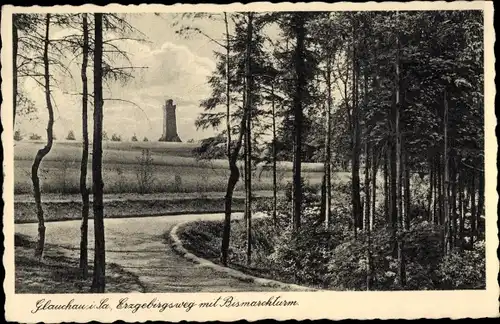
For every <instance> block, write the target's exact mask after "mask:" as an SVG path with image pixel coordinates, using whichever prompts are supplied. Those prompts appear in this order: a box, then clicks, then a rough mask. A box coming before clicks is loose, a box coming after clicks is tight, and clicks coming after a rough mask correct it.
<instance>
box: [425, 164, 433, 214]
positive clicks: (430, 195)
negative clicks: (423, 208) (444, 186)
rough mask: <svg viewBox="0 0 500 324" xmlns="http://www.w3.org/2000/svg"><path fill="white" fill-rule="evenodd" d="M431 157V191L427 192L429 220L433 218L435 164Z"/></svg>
mask: <svg viewBox="0 0 500 324" xmlns="http://www.w3.org/2000/svg"><path fill="white" fill-rule="evenodd" d="M432 161H433V160H432V158H431V159H429V192H428V193H427V220H429V221H431V220H432V218H433V217H432V195H433V189H434V164H433V162H432Z"/></svg>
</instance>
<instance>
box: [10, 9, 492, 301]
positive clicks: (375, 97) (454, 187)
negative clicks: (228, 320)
mask: <svg viewBox="0 0 500 324" xmlns="http://www.w3.org/2000/svg"><path fill="white" fill-rule="evenodd" d="M158 15H161V14H158ZM199 20H205V21H206V20H209V21H213V23H214V24H222V25H223V26H224V29H225V32H224V33H223V35H216V36H213V35H211V32H210V30H202V29H200V28H198V27H196V24H195V23H196V21H199ZM13 25H14V28H13V45H14V55H13V57H14V60H15V62H14V74H13V75H14V112H15V115H16V114H17V115H22V114H29V113H30V109H33V108H32V107H31V105H30V102H29V96H28V95H27V94H25V93H22V92H20V91H19V90H18V88H17V82H18V81H17V80H18V78H23V77H24V78H26V77H29V78H33V79H35V80H37V83H38V84H39V85H40V86H41V87H42V88H43V89H45V99H46V108H47V113H48V116H49V119H48V125H47V137H46V138H47V142H46V145H45V146H44V147H42V148H41V149H40V150H39V151H38V153H37V154H36V157H35V159H34V162H33V165H32V170H31V171H32V172H31V178H32V184H33V195H34V198H35V201H36V205H37V217H38V224H39V225H38V244H37V246H36V249H35V250H36V251H35V255H36V256H37V257H39V258H42V257H43V250H44V241H45V224H44V211H43V208H42V204H41V195H42V193H41V192H40V180H39V177H38V169H39V166H40V163H41V161H42V160H43V158H44V157H45V156H46V155H47V154H49V152H50V151H51V148H52V137H53V136H52V127H53V123H54V119H53V102H52V97H51V87H53V86H54V85H53V84H52V83H53V80H52V78H51V72H50V71H51V69H56V68H57V69H60V70H61V71H65V70H66V69H67V66H65V65H64V64H62V60H60V58H61V56H65V55H66V56H69V55H73V56H75V60H74V61H73V62H72V63H71V64H80V67H81V80H82V89H81V93H79V94H78V95H80V96H81V98H82V100H81V103H82V109H81V111H82V114H81V116H82V125H83V134H82V139H83V144H82V152H81V154H82V158H81V177H80V193H81V199H82V211H81V213H82V216H81V221H82V223H81V238H80V239H81V243H80V252H81V253H80V255H81V257H80V268H81V272H82V276H85V277H86V276H89V270H88V264H87V259H88V247H87V246H88V240H87V235H88V233H87V232H88V219H89V217H91V218H93V219H94V222H93V224H94V235H95V247H94V250H95V256H94V265H93V274H92V277H93V283H92V291H93V292H104V291H105V286H106V275H105V268H106V267H105V264H106V258H105V251H106V249H105V237H104V211H105V208H106V206H105V203H104V201H103V187H104V185H105V184H104V183H103V180H102V179H103V174H102V152H103V148H102V137H103V119H105V118H106V109H105V106H106V105H105V100H104V98H105V96H104V95H103V91H104V92H105V89H106V88H105V86H104V87H103V82H104V83H106V82H126V80H127V79H129V78H132V77H133V76H134V73H135V71H136V69H137V67H134V66H125V67H123V66H116V64H115V65H113V64H114V62H113V58H114V57H116V56H123V57H126V52H125V51H124V50H122V49H120V48H119V47H118V46H117V45H116V44H115V43H114V41H113V39H106V32H109V31H110V30H112V31H113V32H114V33H115V34H120V35H122V36H120V38H131V39H132V38H134V37H137V36H131V35H142V34H140V32H139V31H137V30H136V29H135V28H134V27H133V26H132V25H130V24H129V23H128V22H127V20H126V18H124V17H122V16H121V15H118V14H108V13H104V14H100V13H95V14H86V13H83V14H71V15H51V14H46V15H25V14H22V15H14V22H13ZM54 25H57V26H59V27H61V26H62V28H72V29H74V30H77V31H78V32H75V34H74V35H70V36H67V37H65V38H64V39H58V40H54V39H49V29H50V28H51V27H53V26H54ZM169 28H174V29H175V30H176V32H177V33H178V35H180V36H181V37H186V38H188V37H199V38H200V39H208V40H209V41H211V42H214V43H216V44H217V45H218V48H219V50H218V51H216V52H215V53H214V55H215V58H216V60H217V61H216V68H215V70H214V71H213V73H212V75H211V76H210V78H209V79H208V80H207V82H208V84H209V86H210V89H211V93H210V95H209V96H208V97H207V98H205V99H204V100H202V101H201V102H200V107H201V108H202V109H203V112H202V113H201V114H200V115H199V116H198V118H197V119H196V120H195V121H193V122H194V123H195V124H196V127H197V128H199V129H213V130H215V131H216V132H217V135H216V136H212V137H209V138H206V139H204V140H203V141H201V143H200V145H199V146H198V147H196V148H195V151H194V153H193V154H195V155H196V156H197V157H198V158H199V159H202V160H203V159H225V160H227V167H228V178H227V182H226V187H225V190H224V219H223V221H216V222H214V221H195V222H191V223H189V224H188V225H186V226H185V227H184V229H183V231H182V233H181V235H180V236H181V239H182V240H183V242H184V244H185V245H186V247H188V249H189V250H191V251H193V253H195V254H197V255H202V256H203V257H206V258H208V259H210V260H213V261H214V262H216V263H219V264H221V265H223V266H225V267H231V268H236V269H238V270H241V271H243V272H247V273H251V274H254V275H256V276H262V277H269V278H272V279H277V280H281V281H283V282H290V283H295V284H300V285H304V286H309V287H315V288H320V289H331V290H428V289H484V288H485V173H484V129H483V127H484V95H483V93H484V89H483V87H484V70H483V69H484V58H483V55H484V53H483V51H484V50H483V47H484V43H483V13H482V11H479V10H475V11H474V10H469V11H468V10H454V11H452V10H450V11H339V12H301V11H297V12H223V13H184V14H177V15H175V19H174V23H173V24H171V26H169ZM103 35H104V37H103ZM140 37H142V36H140ZM30 55H31V56H30ZM77 62H79V63H77ZM87 70H91V74H88V72H87ZM88 75H92V79H90V78H89V77H88ZM90 106H92V107H90ZM16 107H18V108H17V111H16ZM89 112H92V114H93V115H92V116H91V115H90V114H89ZM89 121H93V127H92V128H90V129H89V127H88V122H89ZM90 135H92V137H91V142H92V145H91V149H92V151H91V152H89V136H90ZM90 153H91V154H90ZM89 155H91V156H90V157H89ZM89 159H91V163H92V174H91V179H92V189H91V190H89V188H88V186H87V182H86V181H87V180H86V179H87V174H86V173H87V163H88V161H89ZM281 161H292V164H293V172H292V179H291V181H290V182H289V183H288V184H287V186H286V188H285V189H284V194H283V195H280V194H279V191H280V190H278V184H277V172H278V171H277V164H279V163H280V162H281ZM303 163H320V164H322V166H323V167H322V172H323V175H322V181H321V185H320V186H316V185H311V184H309V183H308V181H307V180H306V179H304V174H303ZM259 165H260V166H261V165H264V166H265V168H267V169H268V170H270V171H271V172H272V175H273V188H272V191H273V193H272V196H271V197H269V199H267V200H266V201H265V203H262V202H259V203H258V204H256V203H255V201H254V199H255V195H254V193H253V191H252V184H253V182H255V179H256V177H258V172H257V170H258V166H259ZM338 172H348V173H349V175H350V177H349V179H348V180H346V181H344V180H342V181H340V180H339V179H338V177H337V175H336V174H337V173H338ZM239 182H242V183H243V184H244V192H245V204H244V215H243V218H242V219H236V218H234V217H233V216H234V210H233V206H232V203H233V195H234V191H235V187H236V186H237V184H238V183H239ZM89 195H91V196H92V197H93V203H92V210H90V207H89V206H90V205H89Z"/></svg>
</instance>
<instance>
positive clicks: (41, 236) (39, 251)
mask: <svg viewBox="0 0 500 324" xmlns="http://www.w3.org/2000/svg"><path fill="white" fill-rule="evenodd" d="M49 32H50V14H46V16H45V39H44V47H43V65H44V80H45V103H46V105H47V110H48V113H49V120H48V122H47V144H45V146H44V147H43V148H41V149H40V150H38V152H37V153H36V156H35V160H34V161H33V165H32V167H31V181H32V182H33V192H34V196H35V203H36V210H37V217H38V241H37V246H36V249H35V257H37V258H39V259H41V258H42V257H43V249H44V246H45V219H44V215H43V207H42V198H41V192H40V179H39V178H38V169H39V168H40V163H41V162H42V159H43V158H44V157H45V156H46V155H47V154H49V152H50V150H51V149H52V141H53V127H54V109H53V107H52V99H51V95H50V70H49V68H50V66H49V43H50V40H49Z"/></svg>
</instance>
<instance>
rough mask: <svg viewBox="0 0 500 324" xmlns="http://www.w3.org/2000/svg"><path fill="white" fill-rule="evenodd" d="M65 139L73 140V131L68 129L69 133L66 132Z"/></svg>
mask: <svg viewBox="0 0 500 324" xmlns="http://www.w3.org/2000/svg"><path fill="white" fill-rule="evenodd" d="M66 139H67V140H68V141H74V140H76V138H75V133H74V132H73V131H72V130H70V131H69V133H68V136H66Z"/></svg>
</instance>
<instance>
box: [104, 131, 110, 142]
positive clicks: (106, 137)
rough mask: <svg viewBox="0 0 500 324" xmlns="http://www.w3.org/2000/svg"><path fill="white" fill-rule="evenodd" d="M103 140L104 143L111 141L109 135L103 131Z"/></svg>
mask: <svg viewBox="0 0 500 324" xmlns="http://www.w3.org/2000/svg"><path fill="white" fill-rule="evenodd" d="M102 140H103V141H107V140H109V137H108V133H107V132H106V131H103V132H102Z"/></svg>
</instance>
